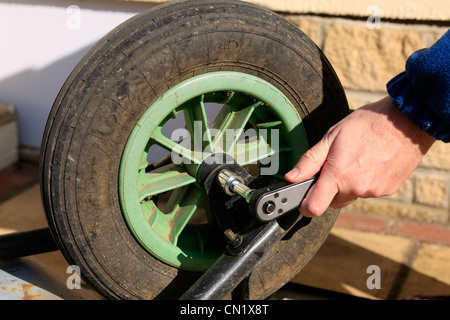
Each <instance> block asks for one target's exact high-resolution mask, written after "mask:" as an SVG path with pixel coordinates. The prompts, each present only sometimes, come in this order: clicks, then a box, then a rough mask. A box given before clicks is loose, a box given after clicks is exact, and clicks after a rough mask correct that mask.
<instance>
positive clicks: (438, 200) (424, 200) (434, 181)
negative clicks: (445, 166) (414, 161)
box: [415, 176, 448, 208]
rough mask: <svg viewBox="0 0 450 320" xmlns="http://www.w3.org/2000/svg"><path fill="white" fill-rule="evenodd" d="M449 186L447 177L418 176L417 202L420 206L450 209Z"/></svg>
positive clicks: (416, 187) (416, 184)
mask: <svg viewBox="0 0 450 320" xmlns="http://www.w3.org/2000/svg"><path fill="white" fill-rule="evenodd" d="M447 186H448V182H447V180H446V179H445V177H444V178H440V177H433V176H417V177H416V183H415V201H416V202H417V203H420V204H425V205H430V206H436V207H440V208H448V196H447V195H448V190H447Z"/></svg>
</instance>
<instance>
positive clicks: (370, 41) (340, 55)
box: [119, 0, 450, 226]
mask: <svg viewBox="0 0 450 320" xmlns="http://www.w3.org/2000/svg"><path fill="white" fill-rule="evenodd" d="M119 1H120V0H119ZM125 1H140V2H142V1H143V2H153V3H161V2H168V0H125ZM247 1H248V2H252V3H255V4H258V5H261V6H265V7H267V8H269V9H271V10H273V11H275V12H278V13H279V14H281V15H284V16H285V17H286V18H287V19H288V20H290V21H291V22H293V23H294V24H296V25H297V26H298V27H299V28H300V29H301V30H303V32H305V33H306V34H307V35H308V36H309V37H310V38H311V39H312V40H313V41H314V42H315V43H316V44H317V45H318V46H319V47H320V48H321V49H322V50H323V51H324V53H325V55H326V56H327V58H328V59H329V60H330V62H331V64H332V65H333V67H334V68H335V70H336V72H337V74H338V76H339V79H340V80H341V82H342V84H343V86H344V88H345V90H346V93H347V97H348V100H349V104H350V107H351V108H353V109H355V108H358V107H360V106H362V105H364V104H367V103H370V102H374V101H377V100H378V99H380V98H382V97H384V96H386V94H387V93H386V87H385V86H386V82H387V81H389V80H390V79H391V78H392V77H394V76H395V75H397V74H398V73H399V72H401V71H402V70H404V65H405V62H406V59H407V58H408V56H409V55H410V54H411V53H412V52H414V51H415V50H418V49H421V48H424V47H429V46H430V45H432V44H433V43H434V42H435V41H436V40H437V39H438V38H439V37H440V36H441V35H442V34H444V33H445V31H446V30H448V28H449V27H450V2H449V1H448V0H433V1H423V0H403V1H395V0H394V1H393V0H346V1H329V0H303V1H298V0H276V1H275V0H247ZM377 17H379V20H378V19H377ZM345 211H346V212H350V213H356V214H358V213H361V214H364V215H366V216H367V215H375V216H380V215H381V216H387V217H394V218H398V219H400V220H401V219H406V220H413V221H419V222H422V221H423V222H427V223H436V224H441V225H442V224H444V225H448V226H450V145H446V144H444V143H441V142H437V143H436V144H435V145H434V146H433V147H432V149H431V150H430V151H429V153H428V154H427V155H426V157H425V158H424V160H423V162H422V163H421V165H420V166H419V167H418V168H417V170H416V171H415V172H414V173H413V174H412V176H411V177H410V179H409V180H408V181H407V182H406V183H405V184H404V185H403V186H402V187H401V188H400V190H399V191H398V192H397V193H396V194H394V195H393V196H391V197H384V198H379V199H360V200H358V201H356V202H355V203H353V204H352V205H351V206H349V207H348V208H346V209H345Z"/></svg>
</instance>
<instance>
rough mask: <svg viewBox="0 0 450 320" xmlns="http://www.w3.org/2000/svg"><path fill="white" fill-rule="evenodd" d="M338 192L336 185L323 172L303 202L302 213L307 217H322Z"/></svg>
mask: <svg viewBox="0 0 450 320" xmlns="http://www.w3.org/2000/svg"><path fill="white" fill-rule="evenodd" d="M338 191H339V189H338V187H337V185H336V183H335V182H334V181H333V180H331V179H330V178H329V177H328V176H327V175H326V174H323V172H322V174H321V175H320V177H319V179H317V181H316V183H315V184H314V185H313V186H312V188H311V189H310V190H309V192H308V194H307V195H306V197H305V199H304V200H303V202H302V204H301V206H300V213H301V214H302V215H304V216H305V217H317V216H320V215H321V214H322V213H324V212H325V211H326V210H327V208H328V207H329V206H330V204H331V203H332V201H333V200H334V198H335V196H336V194H337V193H338Z"/></svg>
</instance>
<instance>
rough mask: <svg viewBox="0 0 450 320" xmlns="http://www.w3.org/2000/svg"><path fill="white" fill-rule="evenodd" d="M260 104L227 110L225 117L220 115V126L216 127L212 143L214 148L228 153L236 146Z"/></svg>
mask: <svg viewBox="0 0 450 320" xmlns="http://www.w3.org/2000/svg"><path fill="white" fill-rule="evenodd" d="M261 104H262V102H261V101H258V102H256V103H253V104H252V105H250V106H248V107H245V108H243V109H241V110H234V109H235V108H231V110H230V109H228V111H226V112H227V114H226V115H224V114H220V117H221V118H220V119H221V124H220V125H219V127H218V134H217V136H216V137H215V139H214V141H213V144H214V146H215V148H216V149H218V148H220V149H222V150H224V151H225V152H227V153H229V152H230V150H232V149H233V148H234V146H235V145H236V143H237V141H238V139H239V137H240V136H241V134H242V132H243V131H244V129H245V126H246V125H247V123H248V122H249V119H250V117H251V116H252V114H253V112H254V111H255V109H256V108H257V107H258V106H260V105H261ZM225 107H226V106H224V108H223V109H225ZM225 110H227V109H225Z"/></svg>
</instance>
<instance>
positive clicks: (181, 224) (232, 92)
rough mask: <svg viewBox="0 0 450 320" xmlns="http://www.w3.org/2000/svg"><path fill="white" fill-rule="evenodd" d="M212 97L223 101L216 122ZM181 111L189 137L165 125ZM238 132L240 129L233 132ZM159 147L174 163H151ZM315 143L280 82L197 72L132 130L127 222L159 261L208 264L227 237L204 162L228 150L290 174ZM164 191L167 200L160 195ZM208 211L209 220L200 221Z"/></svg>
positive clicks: (126, 159) (125, 174)
mask: <svg viewBox="0 0 450 320" xmlns="http://www.w3.org/2000/svg"><path fill="white" fill-rule="evenodd" d="M211 104H215V105H216V107H217V105H218V106H221V107H220V111H219V112H218V114H217V116H215V117H214V120H212V121H209V119H208V115H207V111H208V110H209V109H210V108H211ZM180 115H183V116H184V120H183V121H184V123H185V126H186V130H185V132H186V134H187V138H184V139H183V140H182V141H181V142H180V143H177V142H176V141H173V140H172V139H171V138H173V136H174V134H173V133H172V136H171V137H168V136H167V135H168V134H167V133H164V128H165V125H166V124H167V123H168V122H169V121H170V120H171V119H175V118H178V117H179V116H180ZM249 128H250V129H249ZM231 130H234V131H231ZM252 130H253V131H252ZM230 132H233V133H234V134H231V135H229V136H228V133H230ZM246 132H253V133H254V136H253V138H251V137H250V138H249V137H248V136H247V139H241V138H242V136H243V134H245V133H246ZM175 137H177V136H176V135H175ZM154 146H158V147H159V148H162V149H164V150H166V152H169V153H170V159H171V160H172V162H171V163H168V164H165V165H162V166H160V167H157V168H154V167H149V163H148V157H149V152H150V153H151V149H152V148H153V147H154ZM307 149H308V140H307V137H306V132H305V130H304V127H303V124H302V120H301V117H300V115H299V114H298V112H297V111H296V109H295V107H294V106H293V105H292V103H291V102H290V101H289V99H287V98H286V96H285V95H284V94H283V93H282V92H281V91H280V90H278V89H277V88H276V87H274V86H273V85H271V84H269V83H268V82H266V81H264V80H262V79H260V78H257V77H255V76H251V75H248V74H244V73H239V72H228V71H221V72H212V73H206V74H203V75H199V76H195V77H192V78H190V79H187V80H185V81H183V82H181V83H179V84H178V85H176V86H175V87H173V88H171V89H170V90H168V91H167V92H165V93H164V94H163V95H162V96H160V97H159V98H158V99H157V100H156V101H155V102H154V103H153V104H152V105H151V106H150V107H149V108H148V109H147V110H146V111H145V112H144V114H143V115H142V116H141V118H140V119H139V120H138V122H137V124H136V126H135V127H134V129H133V130H132V132H131V135H130V137H129V139H128V141H127V143H126V146H125V149H124V153H123V156H122V160H121V164H120V173H119V198H120V203H121V207H122V211H123V215H124V218H125V221H126V223H127V225H128V227H129V229H130V231H131V233H132V234H133V236H134V237H135V239H136V240H137V241H138V242H139V243H140V244H141V245H142V246H143V247H144V249H145V250H147V251H148V252H149V253H151V254H152V255H153V256H155V257H156V258H158V259H159V260H161V261H163V262H165V263H167V264H169V265H171V266H174V267H177V268H182V269H187V270H196V271H204V270H206V269H208V268H209V267H210V266H211V265H212V264H213V263H214V262H215V260H216V259H217V258H218V256H219V255H220V254H221V253H222V251H223V249H224V242H223V236H222V235H221V234H220V232H218V229H216V227H215V224H214V222H213V219H211V216H210V214H209V208H208V206H207V201H203V200H205V199H206V197H205V192H204V191H203V190H202V188H201V187H200V185H199V184H198V182H197V179H196V175H197V169H198V167H199V165H200V164H201V163H202V161H203V160H204V159H205V158H206V157H207V156H208V155H210V154H211V153H214V152H225V153H228V154H229V155H231V156H233V157H234V158H235V160H236V161H237V162H238V163H239V164H240V165H241V166H244V165H249V164H251V163H255V162H258V163H259V167H260V168H261V169H260V172H259V174H261V175H264V173H263V170H266V173H267V172H269V175H266V178H267V177H277V178H279V179H282V178H283V174H284V173H285V172H286V171H287V170H289V169H290V168H291V167H292V166H293V165H294V164H295V163H296V161H298V159H299V157H300V156H301V155H302V154H303V153H304V152H305V151H306V150H307ZM167 157H168V156H167ZM269 160H270V161H269ZM261 163H262V165H261ZM274 170H275V171H276V173H274ZM270 173H274V174H270ZM262 178H264V177H262ZM164 196H165V197H166V199H167V201H166V202H165V205H164V206H163V205H161V204H160V203H159V202H161V198H163V197H164ZM200 211H202V212H203V214H204V216H205V217H204V218H203V220H206V221H202V222H201V223H193V222H192V221H193V220H194V219H193V217H195V215H194V214H198V212H200Z"/></svg>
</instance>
